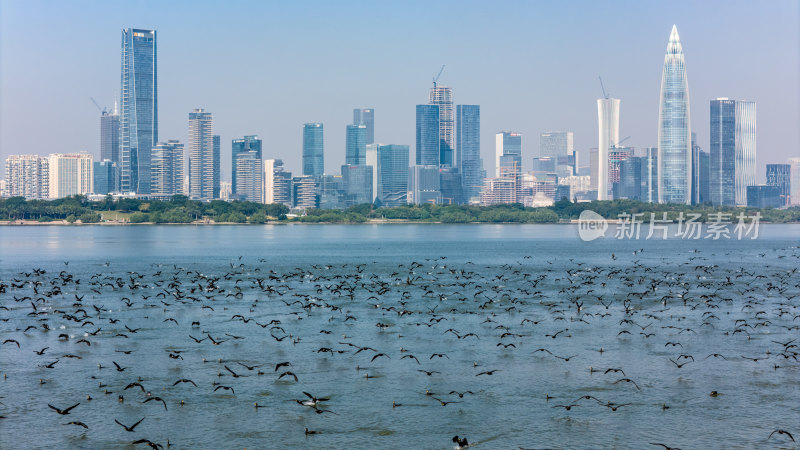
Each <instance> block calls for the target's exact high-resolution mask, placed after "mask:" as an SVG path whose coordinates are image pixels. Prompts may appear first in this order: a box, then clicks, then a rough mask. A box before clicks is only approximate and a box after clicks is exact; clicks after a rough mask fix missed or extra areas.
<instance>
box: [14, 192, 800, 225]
mask: <svg viewBox="0 0 800 450" xmlns="http://www.w3.org/2000/svg"><path fill="white" fill-rule="evenodd" d="M584 210H591V211H594V212H596V213H598V214H599V215H600V216H602V217H603V218H605V219H607V220H610V221H612V222H613V221H617V220H619V219H620V214H640V213H643V214H642V215H640V216H637V218H638V220H641V221H643V222H645V223H648V222H649V221H650V214H651V213H653V214H655V218H656V219H659V220H660V219H662V218H663V214H664V213H666V214H667V219H668V220H672V221H675V222H677V221H678V220H679V217H680V216H681V213H683V217H684V220H686V219H688V218H689V217H690V215H692V214H699V215H700V216H699V217H698V218H697V219H696V221H698V222H709V221H714V220H715V218H716V215H717V214H718V213H723V214H729V216H728V217H726V218H725V219H726V220H728V221H733V222H737V221H738V216H739V215H740V214H744V216H745V217H752V216H754V215H755V214H756V213H760V216H761V217H760V220H761V221H762V222H764V223H800V207H797V206H795V207H792V208H788V209H772V208H767V209H757V208H735V207H714V206H710V205H679V204H659V203H643V202H638V201H633V200H611V201H593V202H584V203H573V202H570V201H569V200H566V199H562V200H561V201H558V202H556V203H555V204H553V205H551V206H545V207H537V208H529V207H524V206H522V205H521V204H518V203H516V204H510V205H492V206H475V205H431V204H425V205H405V206H398V207H393V208H386V207H381V206H379V205H373V204H363V205H356V206H352V207H350V208H347V209H341V210H332V209H309V210H307V211H305V214H302V213H301V214H299V215H292V214H290V211H289V208H288V207H286V206H285V205H282V204H271V205H264V204H260V203H254V202H240V201H234V202H226V201H222V200H214V201H211V202H200V201H193V200H189V199H188V198H187V197H186V196H182V195H176V196H174V197H173V198H172V199H171V200H167V201H159V200H139V199H128V198H121V199H117V200H114V199H112V198H111V197H110V196H109V197H106V198H105V199H104V200H102V201H98V202H92V201H89V200H87V199H86V198H85V197H83V196H73V197H67V198H63V199H56V200H25V199H24V198H22V197H12V198H4V199H0V224H2V225H8V226H19V225H38V224H52V225H72V224H101V225H137V224H142V225H148V224H149V225H152V224H191V225H230V224H265V223H270V224H282V223H353V224H357V223H370V224H393V223H497V224H502V223H517V224H518V223H529V224H556V223H572V222H574V221H576V220H577V219H578V217H579V216H580V214H581V212H583V211H584Z"/></svg>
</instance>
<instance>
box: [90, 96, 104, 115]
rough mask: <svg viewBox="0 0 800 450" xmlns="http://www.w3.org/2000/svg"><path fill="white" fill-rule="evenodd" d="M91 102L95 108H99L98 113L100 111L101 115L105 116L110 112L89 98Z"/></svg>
mask: <svg viewBox="0 0 800 450" xmlns="http://www.w3.org/2000/svg"><path fill="white" fill-rule="evenodd" d="M89 100H91V101H92V103H94V106H97V109H98V111H100V113H101V114H105V113H107V112H108V108H101V107H100V105H98V104H97V102H96V101H95V100H94V98H93V97H89Z"/></svg>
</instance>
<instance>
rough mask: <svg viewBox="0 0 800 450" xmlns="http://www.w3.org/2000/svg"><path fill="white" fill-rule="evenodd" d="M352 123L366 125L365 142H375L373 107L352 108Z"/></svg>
mask: <svg viewBox="0 0 800 450" xmlns="http://www.w3.org/2000/svg"><path fill="white" fill-rule="evenodd" d="M353 125H364V126H365V127H367V144H374V143H375V109H373V108H355V109H354V110H353Z"/></svg>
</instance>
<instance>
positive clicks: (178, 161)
mask: <svg viewBox="0 0 800 450" xmlns="http://www.w3.org/2000/svg"><path fill="white" fill-rule="evenodd" d="M151 157H152V167H151V170H150V173H151V174H152V180H151V192H150V193H151V194H152V195H159V196H164V197H170V196H173V195H176V194H183V144H182V143H180V142H179V141H176V140H170V141H167V142H159V143H157V144H156V146H155V147H153V151H152V154H151Z"/></svg>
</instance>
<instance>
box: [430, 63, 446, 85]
mask: <svg viewBox="0 0 800 450" xmlns="http://www.w3.org/2000/svg"><path fill="white" fill-rule="evenodd" d="M442 72H444V64H442V68H441V69H439V73H438V74H436V76H435V77H433V87H436V83H437V82H438V81H439V77H440V76H442Z"/></svg>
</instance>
